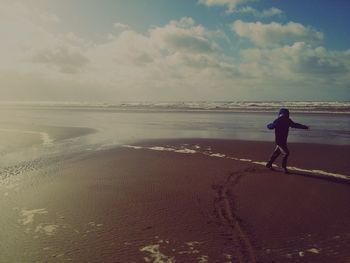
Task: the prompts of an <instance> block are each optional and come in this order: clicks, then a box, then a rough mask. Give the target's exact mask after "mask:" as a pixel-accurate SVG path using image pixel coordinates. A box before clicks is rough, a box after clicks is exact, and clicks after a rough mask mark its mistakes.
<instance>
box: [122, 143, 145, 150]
mask: <svg viewBox="0 0 350 263" xmlns="http://www.w3.org/2000/svg"><path fill="white" fill-rule="evenodd" d="M123 147H125V148H131V149H135V150H139V149H142V148H143V147H141V146H134V145H127V144H126V145H123Z"/></svg>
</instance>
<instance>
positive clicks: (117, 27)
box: [113, 22, 130, 30]
mask: <svg viewBox="0 0 350 263" xmlns="http://www.w3.org/2000/svg"><path fill="white" fill-rule="evenodd" d="M113 27H114V28H116V29H118V30H126V29H129V28H130V27H129V26H128V25H126V24H123V23H119V22H117V23H114V25H113Z"/></svg>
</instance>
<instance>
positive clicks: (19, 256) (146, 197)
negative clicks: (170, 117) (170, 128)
mask: <svg viewBox="0 0 350 263" xmlns="http://www.w3.org/2000/svg"><path fill="white" fill-rule="evenodd" d="M272 150H273V144H272V143H265V142H243V141H227V140H173V141H152V142H143V143H139V144H137V145H133V146H132V147H131V146H129V147H120V148H116V149H113V150H106V151H100V152H98V153H94V154H91V155H89V156H85V157H84V158H80V160H74V161H72V162H65V163H64V164H60V165H59V166H56V167H50V168H47V169H44V170H42V171H40V172H37V173H36V174H35V173H33V174H27V175H22V176H21V178H18V180H13V182H11V183H7V184H2V185H1V186H0V195H1V199H0V210H1V217H0V226H1V228H0V239H1V242H0V262H69V261H72V262H264V263H265V262H278V263H280V262H350V209H348V208H349V202H350V184H349V181H348V180H346V179H344V178H337V177H335V176H329V175H327V173H329V174H340V175H345V176H350V168H349V164H347V156H349V153H350V147H349V146H329V145H328V146H325V145H307V144H291V145H290V150H291V158H290V163H289V164H290V165H291V166H292V167H298V168H303V169H308V170H322V171H325V172H327V173H324V174H320V175H318V174H317V172H301V171H294V170H293V171H292V173H291V174H284V173H281V172H278V171H270V170H268V169H266V168H265V167H264V166H263V165H261V164H259V163H260V162H261V161H264V160H265V159H267V157H268V156H269V155H270V153H271V151H272ZM228 157H235V158H236V159H233V158H228ZM238 159H239V160H238ZM254 162H256V163H254Z"/></svg>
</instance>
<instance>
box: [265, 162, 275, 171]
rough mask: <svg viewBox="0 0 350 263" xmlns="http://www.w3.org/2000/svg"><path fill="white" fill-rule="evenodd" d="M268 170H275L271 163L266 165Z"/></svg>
mask: <svg viewBox="0 0 350 263" xmlns="http://www.w3.org/2000/svg"><path fill="white" fill-rule="evenodd" d="M265 166H266V168H269V169H270V170H272V169H273V168H272V164H271V163H266V165H265Z"/></svg>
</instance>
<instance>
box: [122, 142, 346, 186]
mask: <svg viewBox="0 0 350 263" xmlns="http://www.w3.org/2000/svg"><path fill="white" fill-rule="evenodd" d="M123 147H126V148H131V149H135V150H138V149H148V150H153V151H168V152H176V153H184V154H194V153H200V154H204V155H207V156H210V157H216V158H227V159H231V160H235V161H240V162H251V163H253V164H257V165H262V166H265V165H266V162H264V161H254V160H251V159H247V158H238V157H234V156H227V155H226V154H223V153H212V152H210V151H209V152H208V151H206V152H200V151H195V150H193V149H188V148H180V149H177V148H171V147H162V146H152V147H142V146H134V145H123ZM196 148H197V147H196ZM197 149H198V148H197ZM273 167H277V165H275V164H273ZM287 168H288V169H289V170H291V171H293V170H294V171H299V172H307V173H312V174H318V175H326V176H330V177H334V178H340V179H344V180H349V181H350V177H349V176H346V175H343V174H338V173H331V172H327V171H323V170H318V169H304V168H298V167H294V166H288V167H287Z"/></svg>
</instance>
